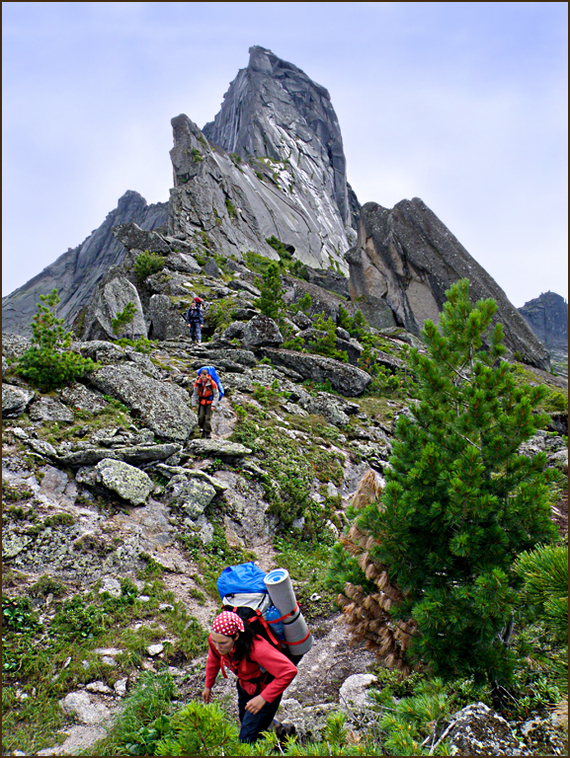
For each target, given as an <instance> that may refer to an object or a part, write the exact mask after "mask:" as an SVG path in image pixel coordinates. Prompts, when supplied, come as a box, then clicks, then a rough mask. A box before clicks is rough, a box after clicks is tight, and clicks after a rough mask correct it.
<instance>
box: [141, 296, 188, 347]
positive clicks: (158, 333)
mask: <svg viewBox="0 0 570 758" xmlns="http://www.w3.org/2000/svg"><path fill="white" fill-rule="evenodd" d="M148 315H149V318H150V322H151V326H150V329H149V338H150V339H153V340H169V339H176V338H177V337H186V336H187V333H188V326H187V325H186V321H185V319H184V316H183V314H182V313H181V312H180V309H179V308H178V307H177V306H176V305H174V304H173V303H172V302H171V300H170V298H169V297H168V295H153V296H152V297H151V298H150V301H149V304H148Z"/></svg>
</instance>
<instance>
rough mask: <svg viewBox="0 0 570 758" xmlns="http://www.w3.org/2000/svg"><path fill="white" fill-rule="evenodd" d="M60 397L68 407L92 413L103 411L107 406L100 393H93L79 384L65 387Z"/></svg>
mask: <svg viewBox="0 0 570 758" xmlns="http://www.w3.org/2000/svg"><path fill="white" fill-rule="evenodd" d="M59 396H60V398H61V400H62V402H64V403H65V404H66V405H69V406H71V407H73V408H79V410H82V411H89V412H90V413H97V412H99V411H102V410H103V408H104V407H105V406H106V405H107V401H106V400H105V398H104V397H103V396H102V395H101V393H100V392H93V390H89V389H87V387H84V386H83V385H82V384H79V383H75V384H71V385H70V386H69V387H64V388H63V389H62V390H61V392H60V395H59Z"/></svg>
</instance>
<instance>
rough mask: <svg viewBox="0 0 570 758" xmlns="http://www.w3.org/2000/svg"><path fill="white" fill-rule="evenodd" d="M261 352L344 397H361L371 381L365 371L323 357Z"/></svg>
mask: <svg viewBox="0 0 570 758" xmlns="http://www.w3.org/2000/svg"><path fill="white" fill-rule="evenodd" d="M262 352H263V354H264V355H266V356H267V357H268V358H269V359H270V361H271V362H272V363H274V364H275V365H277V366H287V367H289V368H292V369H293V370H294V371H296V372H297V373H298V374H300V375H301V376H302V377H303V379H311V380H312V381H313V382H318V383H320V384H324V383H325V382H327V381H328V382H330V383H331V386H332V388H333V389H335V390H336V391H337V392H340V393H341V395H345V396H346V397H358V395H362V393H363V392H364V390H365V389H366V387H368V385H369V384H370V382H371V381H372V377H371V376H370V374H368V373H367V372H366V371H363V370H362V369H360V368H357V367H356V366H351V365H350V364H348V363H341V362H340V361H335V360H334V359H333V358H326V357H325V356H323V355H310V354H307V353H298V352H296V351H295V350H285V349H283V348H279V349H276V348H271V347H264V348H263V349H262Z"/></svg>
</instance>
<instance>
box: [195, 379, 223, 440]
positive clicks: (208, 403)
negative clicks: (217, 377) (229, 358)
mask: <svg viewBox="0 0 570 758" xmlns="http://www.w3.org/2000/svg"><path fill="white" fill-rule="evenodd" d="M219 399H220V392H219V390H218V385H217V384H216V382H215V381H214V380H213V379H212V377H211V376H210V374H209V373H208V369H205V368H203V369H202V370H201V371H200V376H199V377H198V378H197V379H196V381H195V382H194V390H193V392H192V400H191V402H192V405H193V406H194V408H196V407H197V409H198V426H199V427H200V429H201V430H202V437H211V436H212V408H216V407H217V405H218V401H219Z"/></svg>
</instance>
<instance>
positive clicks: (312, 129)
mask: <svg viewBox="0 0 570 758" xmlns="http://www.w3.org/2000/svg"><path fill="white" fill-rule="evenodd" d="M249 53H250V59H249V65H248V67H247V68H245V69H241V70H240V71H239V72H238V75H237V77H236V78H235V79H234V81H233V82H232V83H231V85H230V88H229V90H228V92H226V94H225V95H224V102H223V104H222V108H221V110H220V112H219V113H218V115H217V116H216V118H215V119H214V121H213V122H212V123H209V124H206V126H205V127H204V134H205V135H206V137H207V138H208V139H209V140H211V141H212V142H214V143H215V144H216V145H219V146H220V147H223V148H224V149H225V150H227V151H228V152H229V153H231V152H235V153H237V154H238V155H241V157H242V158H245V157H247V156H248V155H253V156H269V157H270V158H272V159H273V160H274V161H284V160H291V161H292V162H294V163H296V164H297V165H298V166H299V168H300V170H301V171H303V172H304V173H306V174H310V173H312V172H318V173H320V174H321V184H322V186H323V187H326V188H327V190H328V194H329V196H330V197H332V198H334V201H335V204H336V206H337V208H338V212H339V214H340V218H341V220H342V222H343V223H345V224H348V225H350V224H351V221H352V214H351V208H350V203H349V196H348V188H347V182H346V160H345V157H344V151H343V146H342V136H341V133H340V127H339V125H338V119H337V117H336V113H335V112H334V108H333V107H332V103H331V100H330V95H329V93H328V91H327V90H326V89H325V88H324V87H322V86H321V85H319V84H316V83H315V82H313V81H312V80H311V79H310V78H309V77H308V76H307V75H306V74H305V73H304V72H303V71H301V69H299V68H297V67H296V66H294V65H293V64H291V63H287V62H286V61H283V60H281V59H280V58H278V57H277V56H276V55H274V54H273V53H272V52H271V51H270V50H266V49H265V48H263V47H259V46H255V47H251V48H250V50H249Z"/></svg>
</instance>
